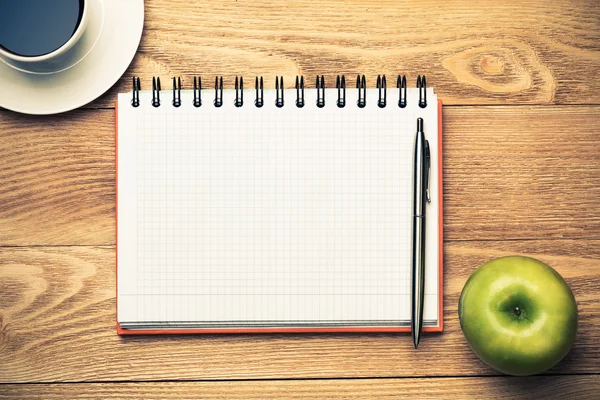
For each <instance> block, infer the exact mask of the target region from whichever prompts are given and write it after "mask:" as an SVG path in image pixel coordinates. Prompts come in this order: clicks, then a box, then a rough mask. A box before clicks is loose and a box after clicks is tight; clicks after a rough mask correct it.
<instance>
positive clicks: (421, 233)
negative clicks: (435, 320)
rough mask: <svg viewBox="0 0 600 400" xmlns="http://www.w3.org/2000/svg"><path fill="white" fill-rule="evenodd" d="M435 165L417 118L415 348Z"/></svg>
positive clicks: (414, 286)
mask: <svg viewBox="0 0 600 400" xmlns="http://www.w3.org/2000/svg"><path fill="white" fill-rule="evenodd" d="M430 164H431V159H430V154H429V142H428V141H427V140H425V133H424V132H423V118H418V119H417V135H416V138H415V152H414V158H413V204H412V212H413V214H412V270H411V271H412V276H411V282H412V293H411V319H410V321H411V322H410V324H411V325H410V327H411V330H412V337H413V343H414V345H415V349H416V348H417V347H418V346H419V341H420V340H421V328H422V327H423V305H424V292H425V211H426V203H428V202H431V198H430V197H429V168H430Z"/></svg>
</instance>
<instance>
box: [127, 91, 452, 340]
mask: <svg viewBox="0 0 600 400" xmlns="http://www.w3.org/2000/svg"><path fill="white" fill-rule="evenodd" d="M118 110H119V105H118V102H117V106H116V107H115V169H116V182H117V188H118V187H119V186H118V182H119V175H120V174H119V165H118V164H119V163H118V160H119V156H118V151H119V142H118V141H119V134H118V133H119V132H118V128H119V123H118V121H119V112H118ZM437 118H438V126H437V136H438V137H437V140H438V150H437V160H438V163H437V171H438V182H437V183H438V185H437V186H438V194H439V195H438V196H437V198H436V200H437V208H438V213H439V219H438V225H439V227H438V232H437V233H438V235H439V238H438V250H437V251H438V252H439V254H438V260H439V265H438V268H439V275H438V289H437V295H438V297H439V298H438V307H439V309H438V325H437V326H425V327H424V328H423V331H424V332H441V331H443V325H444V324H443V204H442V203H443V201H442V199H443V196H442V193H443V190H442V189H443V185H442V102H441V100H437ZM118 199H119V191H118V190H117V193H116V204H117V207H116V219H117V223H116V225H117V226H116V235H117V240H116V243H117V249H116V253H117V255H116V264H117V266H116V269H117V279H116V280H117V309H118V301H119V290H118V284H119V283H118V276H119V265H118V259H119V256H118V255H119V245H118V244H119V240H118V238H119V234H120V232H119V227H118V225H119V224H118V221H119V211H120V210H119V207H118V203H119V202H118ZM117 332H118V334H120V335H155V334H221V333H224V334H240V333H302V332H307V333H308V332H310V333H326V332H332V333H333V332H338V333H339V332H349V333H350V332H355V333H365V332H410V327H406V326H355V327H353V326H317V325H316V324H315V326H277V327H268V328H264V327H243V326H235V327H215V328H213V327H202V328H173V329H164V328H161V329H126V328H123V327H122V326H121V324H120V323H119V321H118V317H117Z"/></svg>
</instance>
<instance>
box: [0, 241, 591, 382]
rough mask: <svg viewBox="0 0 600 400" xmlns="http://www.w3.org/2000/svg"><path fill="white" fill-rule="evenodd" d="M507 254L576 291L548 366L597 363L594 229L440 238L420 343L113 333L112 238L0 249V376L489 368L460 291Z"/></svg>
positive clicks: (567, 368)
mask: <svg viewBox="0 0 600 400" xmlns="http://www.w3.org/2000/svg"><path fill="white" fill-rule="evenodd" d="M507 254H521V255H529V256H533V257H536V258H539V259H540V260H542V261H545V262H547V263H548V264H549V265H551V266H553V267H554V268H555V269H556V270H557V271H558V272H559V273H561V274H562V275H563V276H564V277H565V279H566V280H567V282H568V283H569V284H570V286H571V287H572V289H573V292H574V294H575V297H576V299H577V302H578V308H579V313H580V327H579V332H578V337H577V340H576V343H575V346H574V348H573V349H572V351H571V352H570V353H569V355H568V356H567V357H566V358H565V359H564V360H563V361H562V362H561V363H559V364H558V365H557V366H556V367H555V368H553V369H552V370H551V371H550V373H551V374H581V373H598V372H599V371H598V366H599V365H600V336H599V335H600V329H598V328H599V327H600V294H598V287H600V240H585V239H581V240H531V241H522V240H519V241H500V242H495V241H491V242H490V241H484V242H453V243H449V244H446V246H445V255H444V257H445V260H446V262H445V278H444V286H445V288H444V290H445V296H444V301H445V307H444V320H445V331H444V333H443V334H439V335H436V334H432V335H428V336H426V337H425V338H424V340H423V341H422V344H421V346H419V350H418V351H415V350H414V349H413V348H412V343H411V341H410V336H409V335H396V334H329V335H326V334H321V335H316V334H307V335H302V334H295V335H294V334H291V335H282V334H279V335H275V334H269V335H233V336H226V335H225V336H224V335H210V336H193V337H183V336H165V337H143V336H137V337H119V336H117V335H116V331H115V282H114V281H115V266H114V257H115V254H114V248H112V247H83V246H82V247H79V246H77V247H36V248H4V249H2V251H1V252H0V265H2V268H1V269H0V293H2V296H1V297H0V316H1V318H2V326H1V328H0V382H56V381H75V382H82V381H89V382H91V381H111V380H119V381H129V380H135V381H138V380H142V381H147V380H148V381H151V380H181V379H184V380H213V379H255V378H258V379H272V378H342V377H343V378H363V377H418V376H475V375H496V372H494V371H493V370H491V369H490V368H488V367H487V366H486V365H485V364H483V363H482V362H481V361H479V360H478V359H477V357H476V356H475V355H474V354H473V353H472V352H471V350H470V349H469V347H468V345H467V343H466V341H465V339H464V337H463V335H462V333H461V331H460V327H459V324H458V319H457V303H458V298H459V294H460V291H461V290H462V287H463V285H464V283H465V281H466V280H467V278H468V276H469V275H470V274H471V273H472V272H473V271H474V270H475V269H476V268H477V267H478V266H479V265H481V264H482V263H483V262H485V261H488V260H490V259H491V258H494V257H498V256H502V255H507ZM417 364H418V365H419V368H415V365H417Z"/></svg>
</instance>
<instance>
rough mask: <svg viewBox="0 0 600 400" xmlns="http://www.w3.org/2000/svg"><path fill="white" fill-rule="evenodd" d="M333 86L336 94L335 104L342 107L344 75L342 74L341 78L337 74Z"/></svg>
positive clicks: (343, 105) (344, 96)
mask: <svg viewBox="0 0 600 400" xmlns="http://www.w3.org/2000/svg"><path fill="white" fill-rule="evenodd" d="M335 87H336V89H337V96H338V98H337V102H336V105H337V106H338V107H339V108H344V107H345V106H346V77H345V76H344V75H342V77H341V78H340V76H339V75H338V76H337V78H336V79H335Z"/></svg>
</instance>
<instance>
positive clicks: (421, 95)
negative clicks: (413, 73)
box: [417, 75, 427, 108]
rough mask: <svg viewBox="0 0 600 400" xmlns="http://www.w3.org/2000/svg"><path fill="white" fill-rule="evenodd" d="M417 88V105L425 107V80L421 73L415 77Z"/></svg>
mask: <svg viewBox="0 0 600 400" xmlns="http://www.w3.org/2000/svg"><path fill="white" fill-rule="evenodd" d="M417 88H418V89H419V107H421V108H425V107H427V81H426V80H425V75H423V77H422V78H421V75H419V76H418V77H417Z"/></svg>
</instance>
